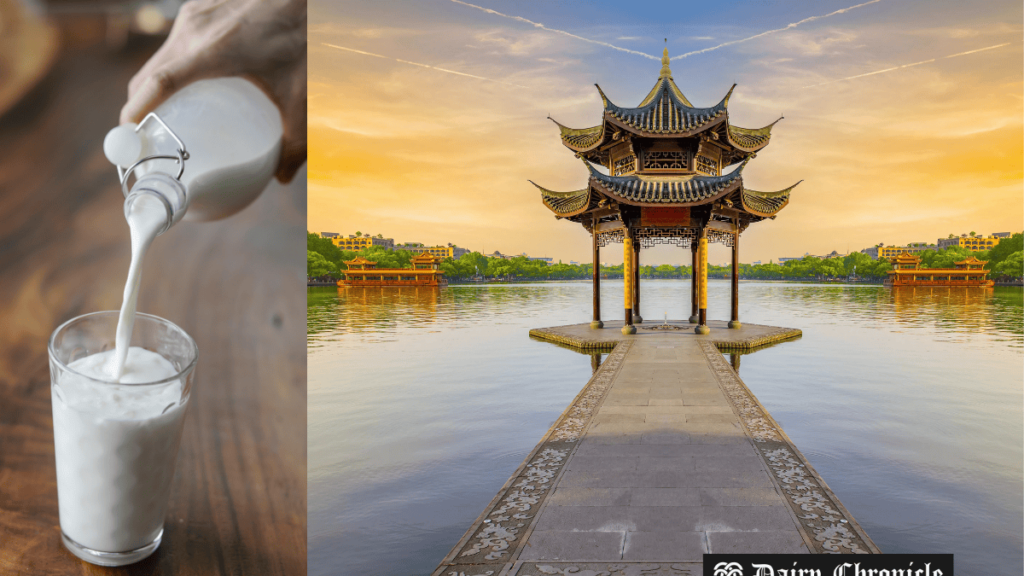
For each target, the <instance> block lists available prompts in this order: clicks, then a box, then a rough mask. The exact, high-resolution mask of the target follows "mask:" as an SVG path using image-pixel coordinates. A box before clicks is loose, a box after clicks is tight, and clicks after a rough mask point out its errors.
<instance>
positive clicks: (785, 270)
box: [306, 233, 1024, 281]
mask: <svg viewBox="0 0 1024 576" xmlns="http://www.w3.org/2000/svg"><path fill="white" fill-rule="evenodd" d="M306 255H307V267H306V274H307V276H309V277H310V278H320V279H329V278H339V277H340V276H341V274H340V272H341V270H345V269H347V266H346V265H345V262H346V261H350V260H353V259H355V257H356V256H362V257H363V258H365V259H367V260H370V261H372V262H376V263H377V267H378V268H409V267H410V266H411V260H412V257H413V256H415V255H416V254H415V253H414V252H410V251H408V250H401V249H396V250H386V249H384V248H382V247H380V246H374V247H371V248H367V249H365V250H361V251H359V252H353V251H347V250H341V249H339V248H338V247H337V246H335V245H334V244H333V243H331V241H330V240H329V239H327V238H320V237H319V236H318V235H317V234H314V233H309V234H308V235H307V243H306ZM916 255H917V256H918V257H919V258H921V267H922V268H953V264H954V263H955V262H959V261H961V260H965V259H967V258H969V257H971V256H974V257H976V258H978V259H979V260H986V261H988V264H986V265H985V268H986V269H988V270H990V271H991V273H990V277H991V278H994V279H1000V278H1021V277H1022V276H1024V235H1022V234H1014V235H1013V236H1012V237H1011V238H1008V239H1006V240H1003V241H1002V242H1000V243H999V244H997V245H996V246H995V247H993V248H992V249H991V250H985V251H980V252H971V251H969V250H967V249H965V248H960V247H959V246H951V247H948V248H945V249H943V250H934V249H929V250H923V251H921V252H918V253H917V254H916ZM440 268H441V270H442V271H443V272H444V275H445V277H447V278H448V279H449V280H454V281H459V280H469V279H471V278H490V279H498V280H578V279H585V278H590V277H591V276H592V275H593V269H594V267H593V264H590V263H584V264H562V263H561V262H559V263H557V264H553V265H550V266H549V265H548V264H547V263H546V262H544V261H541V260H530V259H528V258H526V257H525V256H516V257H515V258H511V259H508V260H505V259H502V258H488V257H487V256H484V255H483V254H481V253H479V252H470V253H468V254H463V255H462V257H460V258H458V259H453V258H446V259H444V260H443V261H442V262H441V265H440ZM889 270H892V263H891V262H889V261H888V260H886V259H885V258H881V259H879V260H872V259H871V257H870V256H868V255H867V254H862V253H860V252H853V253H851V254H849V255H847V256H845V257H843V258H829V259H825V260H823V259H820V258H815V257H813V256H805V257H803V258H801V259H799V260H789V261H786V262H784V263H781V264H779V263H774V262H768V263H767V264H758V265H753V264H740V265H739V276H740V278H745V279H750V280H829V279H847V278H849V277H851V276H856V277H859V278H865V279H870V280H882V279H884V278H885V277H886V273H887V272H888V271H889ZM692 273H693V271H692V267H691V266H686V265H684V266H672V265H670V264H662V265H659V266H651V265H642V266H640V275H641V277H643V278H664V279H670V278H690V276H691V274H692ZM731 275H732V268H731V267H730V266H714V265H711V264H709V265H708V277H710V278H730V277H731ZM601 276H602V277H604V278H621V277H622V265H621V264H619V265H617V266H601Z"/></svg>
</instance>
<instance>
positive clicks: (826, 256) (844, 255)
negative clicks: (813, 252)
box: [817, 250, 846, 260]
mask: <svg viewBox="0 0 1024 576" xmlns="http://www.w3.org/2000/svg"><path fill="white" fill-rule="evenodd" d="M845 257H846V254H840V253H839V252H836V251H835V250H833V251H832V252H831V253H829V254H826V255H824V256H817V258H820V259H822V260H828V259H830V258H845Z"/></svg>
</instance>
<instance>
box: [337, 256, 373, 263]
mask: <svg viewBox="0 0 1024 576" xmlns="http://www.w3.org/2000/svg"><path fill="white" fill-rule="evenodd" d="M345 264H376V262H371V261H369V260H367V259H366V258H363V257H362V256H356V257H355V259H354V260H348V261H347V262H345Z"/></svg>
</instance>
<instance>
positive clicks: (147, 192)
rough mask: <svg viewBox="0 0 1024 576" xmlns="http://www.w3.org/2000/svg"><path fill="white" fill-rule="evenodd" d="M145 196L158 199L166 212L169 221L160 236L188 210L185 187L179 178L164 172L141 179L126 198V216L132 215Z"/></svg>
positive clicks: (153, 173) (150, 174)
mask: <svg viewBox="0 0 1024 576" xmlns="http://www.w3.org/2000/svg"><path fill="white" fill-rule="evenodd" d="M143 196H149V197H152V198H156V199H157V200H159V201H160V204H161V205H162V206H163V207H164V209H165V210H166V216H167V220H166V223H165V224H164V227H163V229H162V230H160V234H163V233H164V232H166V231H168V230H169V229H170V228H171V226H173V225H174V224H176V223H177V222H178V221H179V220H181V217H182V216H184V215H185V211H186V210H188V202H189V197H188V193H187V191H186V190H185V185H184V184H182V183H181V182H180V181H179V180H178V179H177V178H174V177H172V176H170V175H168V174H164V173H162V172H151V173H149V174H146V175H145V176H142V177H141V178H139V179H138V180H137V181H136V182H135V185H134V186H132V189H131V191H130V192H128V194H127V196H125V198H124V216H125V218H128V217H129V215H130V214H131V213H132V206H133V205H134V204H135V202H136V201H137V200H138V199H139V198H142V197H143Z"/></svg>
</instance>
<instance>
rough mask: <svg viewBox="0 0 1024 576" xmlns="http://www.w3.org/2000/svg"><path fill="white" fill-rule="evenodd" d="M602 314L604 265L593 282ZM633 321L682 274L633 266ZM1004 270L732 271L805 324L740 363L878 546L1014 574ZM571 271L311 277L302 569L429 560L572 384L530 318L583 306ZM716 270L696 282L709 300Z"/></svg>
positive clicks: (1012, 428)
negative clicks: (417, 284)
mask: <svg viewBox="0 0 1024 576" xmlns="http://www.w3.org/2000/svg"><path fill="white" fill-rule="evenodd" d="M602 288H603V289H602V302H603V303H604V317H605V318H606V319H609V318H614V319H618V318H619V317H620V316H621V310H622V308H621V301H622V282H621V281H619V282H615V281H606V282H605V283H604V284H603V286H602ZM642 290H643V292H642V298H641V303H642V313H643V315H644V317H645V318H646V319H647V321H648V322H654V321H658V320H660V319H661V318H663V317H664V314H665V313H667V314H668V316H669V318H675V319H679V318H686V317H688V316H689V313H690V308H689V306H690V305H689V302H690V296H689V280H682V281H674V280H660V281H644V282H643V283H642ZM1022 294H1024V293H1022V291H1021V289H1019V288H995V289H983V288H973V289H965V288H958V289H947V288H924V289H921V288H918V289H913V288H911V289H898V290H890V289H888V288H884V287H881V286H856V285H842V286H840V285H814V284H797V283H793V284H788V283H767V282H766V283H756V282H744V283H741V284H740V319H741V320H742V321H744V322H750V323H757V324H768V325H773V326H785V327H793V328H800V329H801V330H803V337H802V338H801V339H799V340H796V341H791V342H785V343H781V344H778V345H775V346H772V347H769V348H766V349H762V350H759V351H756V352H754V353H751V354H743V355H742V356H741V357H740V358H739V360H740V369H739V372H740V376H741V377H742V378H743V380H744V382H746V383H747V385H748V386H749V387H750V389H751V390H752V391H753V392H754V394H756V395H757V397H758V398H759V399H760V400H761V402H762V403H763V404H764V405H765V406H766V407H767V408H768V410H769V411H770V412H771V414H772V416H774V417H775V419H776V420H777V421H778V422H779V423H780V425H781V426H782V427H783V428H784V429H785V431H786V433H787V434H788V435H789V436H790V438H792V439H793V442H794V443H795V444H796V445H797V447H798V448H800V450H801V451H802V452H803V453H804V455H805V456H806V457H807V458H808V459H809V460H810V461H811V463H812V464H813V465H814V467H815V468H816V469H817V470H818V472H819V473H821V475H822V476H823V477H824V478H825V480H826V482H828V484H829V485H830V486H831V488H832V489H833V490H834V491H835V493H836V494H837V495H838V496H839V498H840V500H841V501H842V502H843V504H845V505H846V507H847V508H848V509H849V510H850V512H851V513H852V514H853V516H854V517H855V518H856V519H857V521H858V522H860V524H861V525H862V526H863V527H864V528H865V530H866V531H867V532H868V534H869V535H870V536H871V538H872V539H873V540H874V541H875V543H876V544H877V545H878V546H879V548H881V550H882V551H883V552H887V553H897V552H908V553H909V552H952V553H953V554H955V555H956V565H957V568H958V570H957V573H958V574H977V575H979V576H980V575H1013V576H1019V575H1020V574H1022V573H1024V560H1022V555H1024V528H1022V525H1024V500H1022V493H1024V480H1022V478H1024V317H1022V313H1024V308H1022V301H1024V298H1022ZM590 300H591V296H590V285H589V284H588V283H583V282H566V283H538V284H520V285H492V286H455V287H449V288H446V289H443V290H430V289H423V288H420V289H416V288H402V289H352V288H349V289H343V290H339V289H336V288H313V289H309V293H308V347H309V352H308V354H309V360H308V362H309V364H308V374H309V376H308V378H309V384H308V402H309V408H308V416H309V436H308V442H309V453H308V456H309V484H308V498H309V532H308V538H309V573H310V574H311V575H336V574H342V575H349V574H351V575H356V574H358V575H361V576H371V575H408V574H416V575H419V574H430V572H431V571H432V570H433V569H434V568H435V567H436V566H437V564H438V563H439V562H440V561H441V559H442V558H443V557H444V555H445V554H447V552H448V551H449V550H450V549H451V547H452V546H453V545H454V544H455V543H456V541H458V539H459V538H460V537H461V536H462V535H463V533H464V532H465V530H466V529H467V528H468V527H469V525H470V524H471V523H472V521H473V520H474V519H475V518H476V517H477V516H478V515H479V514H480V512H482V511H483V509H484V507H485V506H486V504H487V503H488V502H490V500H491V499H492V498H493V497H494V496H495V494H496V493H497V491H498V489H499V488H500V487H501V486H502V484H504V482H505V481H506V480H507V479H508V477H509V476H510V475H511V473H512V472H513V471H514V470H515V468H516V467H517V466H518V465H519V464H520V463H521V462H522V460H523V458H524V457H525V456H526V454H527V453H528V452H529V451H530V450H531V449H532V448H533V447H534V446H535V445H536V443H537V442H538V440H540V438H541V436H542V435H543V434H544V432H545V431H546V430H547V429H548V427H549V426H550V425H551V424H552V422H554V420H555V419H556V418H557V417H558V415H559V414H560V413H561V412H562V410H564V409H565V408H566V406H567V405H568V403H569V402H570V400H571V399H572V398H573V397H574V396H575V395H576V394H577V393H578V392H579V390H580V388H581V387H582V386H583V385H584V384H586V382H587V380H588V379H589V377H590V375H591V373H592V358H591V356H589V355H586V354H580V353H577V352H574V351H572V350H569V349H565V348H561V347H558V346H556V345H553V344H550V343H546V342H541V341H536V340H532V339H530V338H529V337H528V335H527V333H528V331H529V329H530V328H537V327H543V326H557V325H563V324H573V323H582V322H588V321H589V320H590V315H591V312H590ZM728 310H729V284H728V283H727V282H726V281H711V282H710V286H709V311H708V315H709V317H710V318H712V319H728Z"/></svg>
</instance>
